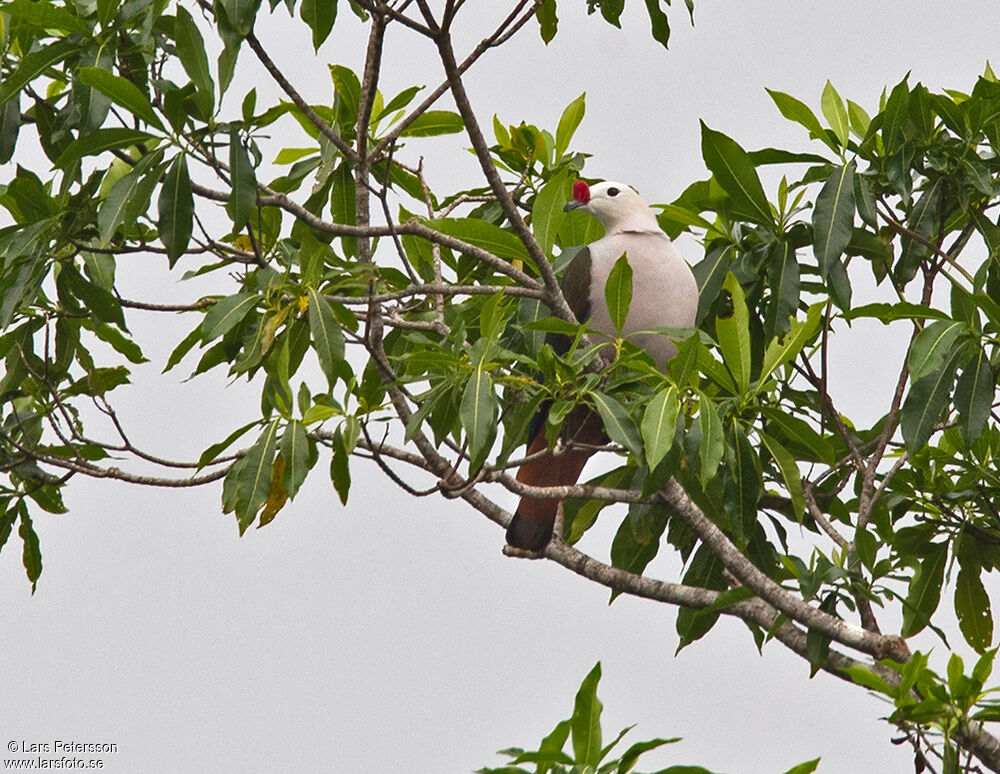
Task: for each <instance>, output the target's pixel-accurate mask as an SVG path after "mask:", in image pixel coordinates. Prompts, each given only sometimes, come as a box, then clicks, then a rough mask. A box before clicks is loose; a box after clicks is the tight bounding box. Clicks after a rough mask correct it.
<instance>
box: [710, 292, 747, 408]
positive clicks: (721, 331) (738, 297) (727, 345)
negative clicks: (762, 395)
mask: <svg viewBox="0 0 1000 774" xmlns="http://www.w3.org/2000/svg"><path fill="white" fill-rule="evenodd" d="M722 287H723V289H725V290H728V291H729V295H730V296H731V297H732V303H733V313H732V315H730V316H729V317H719V318H718V319H716V321H715V336H716V338H717V339H718V341H719V349H720V350H721V352H722V359H723V360H724V361H725V363H726V366H727V367H728V368H729V373H731V374H732V376H733V379H734V380H735V382H736V387H737V389H738V390H739V391H740V393H741V394H742V393H745V392H746V391H747V390H748V389H749V387H750V316H749V313H748V311H747V305H746V297H745V296H744V294H743V288H742V287H740V283H739V281H738V280H737V279H736V275H734V274H733V273H732V272H730V273H729V274H727V275H726V279H725V281H724V282H723V283H722Z"/></svg>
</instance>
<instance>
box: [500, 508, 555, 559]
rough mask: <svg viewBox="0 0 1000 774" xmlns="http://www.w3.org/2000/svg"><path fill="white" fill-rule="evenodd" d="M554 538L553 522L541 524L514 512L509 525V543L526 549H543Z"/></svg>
mask: <svg viewBox="0 0 1000 774" xmlns="http://www.w3.org/2000/svg"><path fill="white" fill-rule="evenodd" d="M551 539H552V524H551V523H549V524H539V523H538V522H536V521H534V520H533V519H529V518H528V517H526V516H522V515H521V514H519V513H515V514H514V518H513V519H511V522H510V526H509V527H507V545H510V546H513V547H514V548H520V549H522V550H524V551H542V550H544V549H545V546H547V545H548V544H549V541H550V540H551Z"/></svg>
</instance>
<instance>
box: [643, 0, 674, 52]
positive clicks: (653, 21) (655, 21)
mask: <svg viewBox="0 0 1000 774" xmlns="http://www.w3.org/2000/svg"><path fill="white" fill-rule="evenodd" d="M668 2H669V0H668ZM646 13H647V14H649V26H650V32H651V34H652V36H653V40H655V41H656V42H657V43H659V44H660V45H661V46H663V47H664V48H667V44H668V43H669V42H670V22H669V21H668V20H667V15H666V14H665V13H664V12H663V9H662V8H660V0H646Z"/></svg>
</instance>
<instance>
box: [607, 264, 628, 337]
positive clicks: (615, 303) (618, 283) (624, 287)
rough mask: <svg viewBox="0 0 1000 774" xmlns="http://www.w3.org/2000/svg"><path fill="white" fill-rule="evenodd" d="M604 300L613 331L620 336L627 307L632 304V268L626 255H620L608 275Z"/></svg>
mask: <svg viewBox="0 0 1000 774" xmlns="http://www.w3.org/2000/svg"><path fill="white" fill-rule="evenodd" d="M604 298H605V300H606V302H607V305H608V314H609V316H610V317H611V324H612V325H613V326H615V331H616V332H617V333H618V335H619V336H621V334H622V328H624V327H625V320H626V318H627V317H628V310H629V307H630V306H631V304H632V267H631V266H630V265H629V262H628V255H627V254H623V255H621V256H620V257H619V258H618V260H617V261H615V265H614V267H612V269H611V273H610V274H609V275H608V280H607V283H606V284H605V285H604Z"/></svg>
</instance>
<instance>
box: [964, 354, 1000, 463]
mask: <svg viewBox="0 0 1000 774" xmlns="http://www.w3.org/2000/svg"><path fill="white" fill-rule="evenodd" d="M995 386H996V377H995V376H994V374H993V368H992V366H991V365H990V358H989V355H988V354H987V352H986V350H985V349H983V348H982V347H977V348H976V351H975V353H974V354H973V355H972V357H971V358H970V359H969V360H968V361H967V362H966V363H965V365H964V366H962V373H961V375H960V376H959V377H958V382H957V383H956V385H955V408H956V409H957V410H958V419H959V422H958V430H959V432H960V433H961V434H962V440H963V441H965V444H966V446H972V444H974V443H975V442H976V440H978V438H979V436H981V435H982V434H983V430H984V429H985V428H986V421H987V420H988V419H989V416H990V407H991V404H992V402H993V392H994V388H995Z"/></svg>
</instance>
